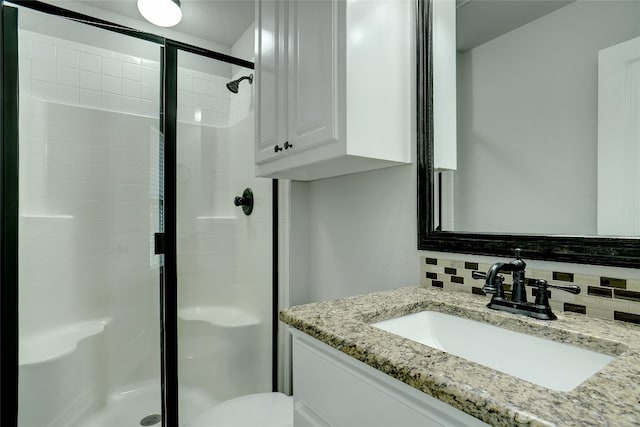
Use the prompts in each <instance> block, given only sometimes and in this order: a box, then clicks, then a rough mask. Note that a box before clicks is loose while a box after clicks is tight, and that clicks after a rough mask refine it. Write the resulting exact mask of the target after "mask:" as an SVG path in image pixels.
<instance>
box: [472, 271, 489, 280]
mask: <svg viewBox="0 0 640 427" xmlns="http://www.w3.org/2000/svg"><path fill="white" fill-rule="evenodd" d="M471 277H473V278H474V279H476V280H481V279H482V280H484V279H486V278H487V273H483V272H482V271H472V272H471Z"/></svg>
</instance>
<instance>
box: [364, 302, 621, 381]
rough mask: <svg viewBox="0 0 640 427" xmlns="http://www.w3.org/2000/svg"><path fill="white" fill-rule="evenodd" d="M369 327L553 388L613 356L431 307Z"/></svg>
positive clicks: (586, 374)
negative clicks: (432, 309) (439, 311)
mask: <svg viewBox="0 0 640 427" xmlns="http://www.w3.org/2000/svg"><path fill="white" fill-rule="evenodd" d="M372 326H375V327H376V328H380V329H383V330H385V331H387V332H391V333H393V334H396V335H400V336H401V337H404V338H408V339H410V340H413V341H416V342H419V343H421V344H425V345H428V346H429V347H433V348H436V349H438V350H442V351H444V352H447V353H451V354H454V355H456V356H458V357H462V358H464V359H467V360H470V361H472V362H475V363H478V364H480V365H483V366H486V367H488V368H492V369H495V370H497V371H500V372H504V373H505V374H509V375H512V376H514V377H517V378H520V379H523V380H526V381H529V382H532V383H534V384H538V385H541V386H543V387H547V388H550V389H552V390H557V391H571V390H573V389H574V388H576V387H577V386H578V385H580V384H581V383H583V382H584V381H586V380H587V379H588V378H590V377H591V376H592V375H594V374H595V373H596V372H598V371H599V370H601V369H602V368H604V367H605V366H606V365H607V364H608V363H609V362H611V361H612V360H614V359H615V357H612V356H609V355H607V354H602V353H598V352H595V351H592V350H585V349H583V348H579V347H575V346H572V345H569V344H563V343H558V342H555V341H551V340H547V339H543V338H538V337H535V336H532V335H527V334H523V333H519V332H514V331H510V330H507V329H503V328H499V327H497V326H492V325H489V324H486V323H481V322H477V321H475V320H469V319H464V318H461V317H457V316H452V315H449V314H444V313H438V312H434V311H423V312H420V313H415V314H409V315H406V316H402V317H397V318H395V319H390V320H384V321H382V322H377V323H373V324H372Z"/></svg>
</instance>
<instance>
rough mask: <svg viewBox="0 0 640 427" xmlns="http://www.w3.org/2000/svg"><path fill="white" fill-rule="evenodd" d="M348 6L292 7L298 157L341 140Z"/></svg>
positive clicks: (320, 1) (314, 1) (292, 125)
mask: <svg viewBox="0 0 640 427" xmlns="http://www.w3.org/2000/svg"><path fill="white" fill-rule="evenodd" d="M345 3H346V2H344V1H336V0H330V1H327V0H308V1H292V2H290V3H289V31H288V35H289V37H288V43H289V55H288V61H289V63H288V70H289V75H288V80H289V84H288V90H289V97H288V98H289V105H288V129H289V132H288V137H289V140H288V141H289V143H290V144H292V146H293V147H292V151H293V152H294V153H295V152H298V151H300V150H304V149H306V148H310V147H312V146H317V145H320V144H325V143H331V142H335V141H337V140H338V139H339V122H338V121H339V120H341V119H342V118H341V112H340V111H339V107H340V99H339V93H340V91H339V89H340V87H339V86H340V81H341V79H342V77H341V75H344V73H341V72H340V71H341V67H343V64H341V61H342V59H341V58H343V57H344V55H342V53H343V52H344V40H343V34H344V26H345V22H346V20H345V19H344V14H345Z"/></svg>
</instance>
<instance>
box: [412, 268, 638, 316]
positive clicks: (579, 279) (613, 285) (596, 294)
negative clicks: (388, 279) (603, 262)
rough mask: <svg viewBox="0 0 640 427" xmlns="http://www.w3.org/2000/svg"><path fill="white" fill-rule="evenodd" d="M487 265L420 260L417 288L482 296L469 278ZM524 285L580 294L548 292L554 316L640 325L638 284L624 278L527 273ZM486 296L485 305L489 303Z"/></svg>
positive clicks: (508, 276) (531, 294) (507, 277)
mask: <svg viewBox="0 0 640 427" xmlns="http://www.w3.org/2000/svg"><path fill="white" fill-rule="evenodd" d="M490 267H491V264H486V263H478V262H474V261H473V260H470V261H460V260H451V259H445V258H429V257H422V258H421V262H420V277H421V284H422V285H423V286H426V287H436V288H442V289H445V290H447V291H462V292H468V293H473V294H478V295H485V294H484V292H483V291H482V285H483V284H484V281H483V280H476V279H473V278H472V277H471V273H472V272H473V271H481V272H483V273H486V272H487V271H488V270H489V268H490ZM500 274H502V275H504V277H505V280H504V288H505V293H506V294H507V296H508V297H509V295H510V291H511V285H512V280H511V273H510V272H500ZM525 277H526V280H527V281H535V280H538V279H544V280H546V281H548V282H549V283H550V284H557V285H562V284H567V283H572V284H576V285H579V286H580V287H581V288H582V291H581V292H580V294H579V295H573V294H570V293H568V292H564V291H561V290H557V289H550V290H549V294H550V304H551V308H552V309H553V311H554V312H556V313H560V312H562V311H571V312H575V313H582V314H586V315H587V316H592V317H597V318H600V319H607V320H622V321H625V322H631V323H636V324H640V280H637V279H635V280H632V279H626V278H624V277H605V276H591V275H586V274H577V273H572V272H569V271H547V270H538V269H527V270H526V272H525ZM535 291H536V289H535V288H533V287H529V286H527V299H528V300H529V301H533V300H534V297H535ZM489 298H490V297H489V296H487V302H488V301H489Z"/></svg>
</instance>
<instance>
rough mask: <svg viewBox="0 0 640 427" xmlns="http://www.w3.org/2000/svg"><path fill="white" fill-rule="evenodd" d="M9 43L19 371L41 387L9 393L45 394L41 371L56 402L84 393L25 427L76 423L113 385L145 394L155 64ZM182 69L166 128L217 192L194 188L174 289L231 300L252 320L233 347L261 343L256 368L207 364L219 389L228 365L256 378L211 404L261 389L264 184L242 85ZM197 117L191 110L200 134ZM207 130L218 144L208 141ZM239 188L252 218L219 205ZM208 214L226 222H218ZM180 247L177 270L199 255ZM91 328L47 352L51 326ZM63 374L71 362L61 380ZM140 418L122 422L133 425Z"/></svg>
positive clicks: (266, 263)
mask: <svg viewBox="0 0 640 427" xmlns="http://www.w3.org/2000/svg"><path fill="white" fill-rule="evenodd" d="M20 45H21V46H20V52H21V57H20V77H21V81H20V85H21V88H20V89H21V95H22V97H21V124H20V125H21V129H20V132H21V152H20V156H21V157H20V166H21V168H20V182H21V187H22V188H24V189H25V191H23V192H22V193H21V206H20V209H21V210H20V242H19V251H20V254H19V255H20V278H21V279H20V339H21V341H25V342H28V341H30V342H31V343H32V345H33V347H34V348H38V346H40V348H39V349H38V350H37V351H34V352H30V353H31V354H36V353H39V355H38V357H36V358H31V360H29V361H28V362H29V363H26V362H27V361H26V360H25V361H24V362H25V363H22V362H21V378H23V379H25V378H28V374H27V375H25V373H28V372H30V371H34V372H37V373H38V378H40V379H38V380H37V381H35V382H33V381H32V382H31V383H25V382H22V381H21V387H22V389H21V392H24V393H27V394H26V395H24V396H23V395H21V397H20V402H21V405H22V404H23V402H26V401H28V400H29V399H33V401H39V399H46V398H47V397H48V396H49V395H48V393H50V392H51V390H50V391H49V392H47V391H46V387H38V386H37V384H38V383H39V382H40V381H42V378H57V379H59V380H60V381H59V382H57V383H56V382H54V384H56V387H61V388H63V389H65V390H67V391H68V396H67V395H64V394H63V395H61V396H67V397H69V396H71V395H74V396H75V398H76V399H78V398H81V397H82V396H84V397H85V398H87V399H88V400H86V401H80V403H79V404H78V408H79V409H77V410H75V411H74V410H72V411H66V412H65V413H60V411H61V406H56V405H50V407H49V409H48V410H43V411H40V413H34V412H31V415H35V416H36V417H38V416H40V419H42V420H48V422H49V424H38V425H49V426H52V427H54V426H57V425H61V426H62V425H75V424H76V423H77V422H79V421H80V420H82V419H85V418H86V417H87V416H90V415H92V413H93V412H95V411H97V410H99V409H100V408H101V407H102V406H104V405H107V406H108V405H110V404H111V403H112V401H114V398H113V396H116V397H117V396H118V392H119V391H120V390H123V389H127V388H129V389H131V387H138V388H139V389H140V390H153V388H154V387H155V386H154V385H152V384H153V381H154V380H157V378H158V377H159V373H160V355H159V353H160V341H159V278H158V267H159V264H158V263H159V260H158V257H157V256H155V255H153V253H152V250H153V247H152V232H153V231H155V230H157V222H158V220H159V219H158V214H157V212H158V200H157V194H158V186H157V179H158V172H159V170H158V168H157V167H156V165H157V164H158V162H157V160H158V152H157V149H156V148H155V147H157V145H156V144H157V141H158V140H159V138H158V118H157V116H158V110H159V103H158V102H157V99H158V98H157V97H158V95H159V66H158V63H157V62H153V61H150V60H149V59H144V58H137V57H134V56H131V55H125V54H121V53H118V52H114V51H109V50H106V49H102V48H96V47H92V46H88V45H82V44H79V43H75V42H70V41H67V40H63V39H58V38H55V37H49V36H46V35H41V34H38V33H35V32H31V31H26V30H21V32H20ZM229 69H230V67H229ZM91 73H93V74H91ZM238 73H241V72H238ZM179 75H180V76H181V81H180V82H179V85H180V90H181V92H180V94H179V101H180V102H179V104H180V105H179V120H180V123H179V129H180V128H182V129H185V128H189V127H191V128H197V129H198V131H199V132H200V135H201V136H203V135H204V136H207V138H205V139H203V140H201V141H198V143H197V144H196V145H198V147H195V146H194V148H197V149H198V150H199V151H200V155H202V154H205V156H200V160H202V159H207V160H211V161H212V164H213V166H214V167H213V169H209V172H211V173H212V174H213V175H214V176H215V175H216V174H217V175H218V176H217V177H216V178H218V179H219V178H221V177H225V178H224V179H222V181H224V182H225V184H226V186H224V187H222V186H217V185H214V184H212V182H217V180H215V181H209V183H208V184H210V185H209V186H208V187H207V186H206V185H205V186H204V188H205V189H206V190H208V191H209V192H208V195H209V197H208V198H207V199H208V200H207V201H208V202H209V208H210V209H208V210H207V209H204V210H201V211H199V212H200V213H199V214H197V215H196V216H191V219H190V222H192V223H194V224H195V228H194V229H193V231H194V232H196V234H197V236H198V239H200V241H199V243H198V245H197V246H196V248H195V249H196V252H197V253H198V254H200V258H199V259H200V261H201V264H200V265H196V264H193V263H192V264H191V266H192V267H193V269H192V271H191V274H190V275H189V274H187V275H181V276H180V277H179V286H181V287H182V289H183V291H186V292H185V293H183V294H182V296H186V297H187V299H189V300H191V304H190V305H189V307H196V306H197V307H201V308H202V307H204V308H207V307H211V306H215V305H220V304H225V305H235V306H236V307H237V310H238V311H239V312H244V313H246V312H251V313H255V314H256V315H255V318H256V319H257V322H249V324H247V325H244V326H243V327H244V329H245V330H246V332H243V333H241V334H240V335H241V336H244V337H245V340H244V341H242V340H241V342H240V344H238V345H239V346H240V347H244V346H245V345H248V344H250V343H252V342H253V343H255V342H258V343H260V348H259V349H258V350H255V351H253V353H254V354H255V357H254V359H253V360H243V359H242V358H238V357H227V358H224V360H225V361H226V362H227V364H226V365H225V366H218V369H220V370H224V371H228V372H229V373H230V374H229V377H230V378H228V380H232V379H234V378H235V379H237V375H234V374H233V372H236V373H237V372H241V371H243V370H245V371H246V366H247V364H248V365H251V366H254V367H256V370H255V372H253V376H252V377H251V378H249V381H245V382H244V383H241V384H239V385H238V387H236V389H234V390H232V392H228V393H227V394H226V395H223V396H220V397H221V398H230V397H235V396H237V395H240V394H244V393H249V392H256V391H267V390H269V389H270V372H269V369H270V365H269V363H270V340H271V337H270V316H271V314H270V304H266V307H265V301H267V300H268V299H269V298H270V294H271V286H270V283H271V271H270V268H271V255H270V253H271V243H270V238H271V208H270V206H271V183H270V180H256V179H255V178H254V177H253V168H252V167H251V164H252V162H251V161H250V159H251V158H252V157H251V156H252V150H253V145H252V144H253V113H252V110H253V105H252V96H251V94H252V88H251V87H249V86H248V85H247V87H246V88H245V87H242V88H241V91H240V94H238V95H234V97H230V96H229V94H228V93H225V92H224V91H226V89H225V88H224V83H226V82H227V81H229V80H230V78H231V77H230V76H229V77H228V78H227V77H220V76H216V75H211V74H209V75H207V74H206V73H203V72H201V71H194V70H186V69H185V68H183V67H181V68H180V70H179ZM153 76H156V79H157V80H155V81H153ZM244 83H246V82H244ZM185 85H186V87H185ZM220 88H222V89H220ZM153 94H155V96H156V98H155V100H154V98H153V96H154V95H153ZM196 109H201V110H202V114H201V122H200V123H198V125H197V126H196V120H195V115H194V114H193V113H194V112H195V110H196ZM189 123H190V124H189ZM220 135H224V138H223V139H220V138H217V139H216V136H220ZM209 137H212V138H213V139H212V138H209ZM192 142H193V141H192ZM186 144H187V143H185V145H186ZM179 145H180V142H179ZM212 148H213V151H212ZM216 153H220V155H217V154H216ZM203 164H204V163H203ZM216 165H217V167H218V170H215V167H216ZM203 176H204V175H203ZM210 177H211V176H209V178H210ZM178 180H179V182H180V171H179V176H178ZM201 182H202V183H203V184H207V181H206V180H203V181H201ZM232 185H233V188H231V186H232ZM179 186H180V184H179ZM249 186H251V187H252V188H253V189H254V191H256V195H257V197H256V210H255V211H254V215H253V216H252V217H244V216H242V217H239V216H238V215H239V212H240V211H239V210H235V208H229V206H231V205H232V200H233V199H232V197H230V196H232V195H233V194H234V193H235V192H238V193H240V192H241V191H242V189H244V188H245V187H249ZM181 190H182V191H185V192H189V191H190V190H189V188H188V187H184V188H182V189H181ZM179 191H180V189H179ZM218 204H219V205H220V208H217V207H216V205H218ZM201 207H204V206H201ZM179 209H180V207H179ZM220 209H221V210H222V211H223V212H224V213H223V215H218V214H217V213H216V212H217V211H216V210H220ZM189 214H195V211H191V212H189ZM240 215H241V214H240ZM220 217H222V218H220ZM183 226H184V224H183ZM229 233H235V235H234V234H229ZM180 251H182V252H184V253H183V255H187V256H185V257H184V258H183V259H182V262H183V263H185V265H183V266H181V267H183V268H181V271H182V272H185V271H188V270H189V265H188V264H187V263H188V262H189V260H193V259H194V256H196V255H195V253H190V252H189V248H188V247H184V246H182V247H180V248H179V252H180ZM225 251H226V253H229V252H230V254H231V256H232V257H239V256H241V257H242V258H243V263H244V264H246V265H244V266H240V265H238V264H237V263H235V261H233V260H231V261H230V259H229V258H228V257H227V256H226V255H225ZM182 252H181V253H182ZM196 258H197V256H196ZM247 265H248V266H250V267H249V268H246V267H247ZM216 267H218V268H216ZM213 273H215V275H214V274H213ZM198 284H202V286H198ZM202 291H205V292H202ZM196 303H197V304H196ZM96 319H110V320H109V322H108V327H107V328H105V329H104V330H102V331H98V332H96V333H95V334H89V335H86V336H84V335H82V334H73V333H70V334H67V335H66V340H67V341H69V342H70V343H73V342H75V345H73V344H70V345H69V346H68V348H67V349H66V350H67V351H65V352H63V353H62V354H60V353H58V354H53V353H48V349H47V345H46V342H47V341H48V339H49V338H51V337H53V336H55V334H56V333H60V332H61V331H63V332H64V331H66V332H69V331H73V330H76V329H77V326H78V325H83V324H84V325H86V324H87V323H86V322H94V323H95V322H100V321H101V320H96ZM190 323H193V324H195V325H196V326H195V327H193V326H190ZM179 327H180V330H181V332H183V333H184V334H186V336H187V337H188V336H189V335H190V334H191V332H193V331H194V330H195V331H196V334H197V333H200V334H201V336H202V334H205V335H204V336H206V334H207V332H206V331H207V329H209V332H210V334H211V335H210V336H211V337H213V336H215V335H216V334H218V335H219V334H222V335H225V334H227V335H228V332H226V331H224V329H225V328H224V327H223V328H221V327H220V325H215V324H214V323H207V322H206V321H205V322H203V321H202V319H191V320H189V321H184V320H181V321H180V325H179ZM236 330H237V328H236ZM198 331H199V332H198ZM220 331H223V332H220ZM191 335H193V334H191ZM74 340H75V341H74ZM65 360H73V361H74V363H72V364H69V363H66V362H64V361H65ZM61 361H63V362H64V363H62V362H61ZM65 363H66V365H65ZM92 364H93V365H94V366H93V369H92V374H91V375H86V378H87V381H86V382H87V384H86V385H87V386H91V387H94V388H95V390H94V393H91V394H88V395H87V394H86V393H85V392H86V387H85V388H82V387H80V388H75V389H74V381H75V380H74V379H73V378H74V377H75V375H74V374H72V370H73V367H74V366H91V365H92ZM62 365H65V366H67V367H68V369H66V368H65V369H63V370H62V371H60V370H59V369H61V366H62ZM185 366H188V365H182V364H181V370H182V369H188V368H185ZM265 367H266V371H265V372H259V371H260V369H258V368H265ZM94 374H99V376H100V378H101V379H100V380H99V381H98V380H96V379H95V378H93V375H94ZM40 375H44V376H43V377H40ZM194 377H198V375H197V373H196V374H195V375H194ZM65 378H66V379H67V380H68V381H67V380H65ZM149 384H151V385H149ZM210 385H212V386H213V389H215V388H216V387H218V388H220V387H223V388H224V385H223V386H221V385H220V384H218V385H217V386H216V385H215V384H210ZM196 386H198V387H199V386H200V384H197V385H196ZM149 387H151V389H150V388H149ZM243 387H244V388H243ZM158 390H159V389H158ZM183 391H184V390H183ZM209 391H213V392H215V390H209ZM187 392H188V391H187ZM33 393H35V394H33ZM74 393H75V394H74ZM114 393H115V395H114ZM151 393H152V394H153V392H151ZM147 394H148V393H147ZM134 395H135V393H133V394H131V396H134ZM25 396H28V397H25ZM110 396H111V397H110ZM69 399H71V400H73V399H72V398H71V397H69ZM115 400H117V399H115ZM211 402H214V403H215V399H212V400H211V401H210V403H211ZM159 403H160V402H159V395H158V404H159ZM62 406H64V405H62ZM21 408H22V407H21ZM25 409H26V407H25ZM40 409H43V408H42V407H40ZM45 409H46V408H45ZM181 409H183V410H185V411H187V412H190V410H189V408H182V407H181ZM195 409H199V410H201V409H202V408H194V410H195ZM21 411H22V409H21ZM56 411H58V413H55V412H56ZM22 412H23V414H24V411H22ZM94 415H95V414H94ZM145 415H148V414H146V413H140V414H134V415H133V416H134V418H133V420H132V421H133V422H138V421H139V418H135V417H138V416H140V417H142V416H145ZM187 415H189V414H187ZM94 419H95V417H94ZM31 420H32V419H31V418H24V417H23V418H21V424H20V425H21V426H23V425H24V426H27V425H30V423H31V422H32V421H31ZM25 422H26V423H27V424H25ZM56 423H57V424H56Z"/></svg>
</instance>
